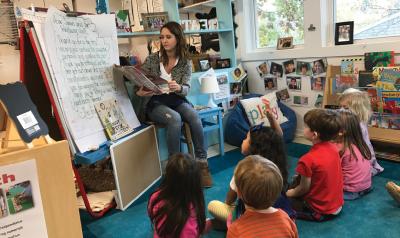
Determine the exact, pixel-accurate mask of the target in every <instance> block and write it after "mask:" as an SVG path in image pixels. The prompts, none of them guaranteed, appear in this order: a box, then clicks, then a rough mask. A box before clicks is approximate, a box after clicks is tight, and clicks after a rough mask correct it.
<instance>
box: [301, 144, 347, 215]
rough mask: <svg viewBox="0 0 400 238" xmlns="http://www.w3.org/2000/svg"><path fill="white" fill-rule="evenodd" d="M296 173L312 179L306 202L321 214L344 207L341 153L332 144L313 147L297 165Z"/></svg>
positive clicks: (305, 196)
mask: <svg viewBox="0 0 400 238" xmlns="http://www.w3.org/2000/svg"><path fill="white" fill-rule="evenodd" d="M296 172H297V173H298V174H300V175H302V176H305V177H309V178H310V177H311V186H310V190H309V191H308V193H307V194H306V195H304V200H305V201H306V202H307V203H308V204H309V205H310V206H311V207H312V208H313V209H314V210H315V211H317V212H319V213H321V214H332V213H335V212H336V211H337V210H338V209H339V208H340V207H341V206H343V203H344V201H343V176H342V167H341V164H340V156H339V151H338V149H337V147H336V145H335V144H333V143H331V142H321V143H318V144H315V145H314V146H313V147H311V149H310V151H309V152H308V153H307V154H305V155H304V156H302V157H301V158H300V160H299V162H298V163H297V168H296Z"/></svg>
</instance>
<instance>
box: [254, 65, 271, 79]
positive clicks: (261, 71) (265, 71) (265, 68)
mask: <svg viewBox="0 0 400 238" xmlns="http://www.w3.org/2000/svg"><path fill="white" fill-rule="evenodd" d="M257 71H258V73H259V74H260V77H261V78H262V77H265V76H267V75H268V73H269V72H268V71H269V70H268V64H267V62H263V63H261V64H259V65H258V66H257Z"/></svg>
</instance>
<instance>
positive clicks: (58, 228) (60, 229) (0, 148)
mask: <svg viewBox="0 0 400 238" xmlns="http://www.w3.org/2000/svg"><path fill="white" fill-rule="evenodd" d="M12 124H13V121H12V120H11V118H10V117H9V115H8V112H7V109H6V107H5V106H4V105H3V103H2V102H1V101H0V166H7V165H12V164H15V163H19V162H22V161H26V160H32V159H33V160H35V163H36V165H37V174H38V182H39V184H40V194H41V200H42V205H43V213H44V218H45V223H46V229H47V234H48V236H49V237H60V238H67V237H82V228H81V224H80V218H79V212H78V208H77V200H76V196H75V189H74V181H73V178H72V174H71V170H70V169H68V168H70V167H69V166H71V164H70V151H69V147H68V143H67V142H66V141H60V142H55V141H54V140H52V139H51V138H50V136H49V135H46V136H42V137H43V140H42V141H43V143H42V144H41V145H39V146H34V145H33V143H24V144H25V148H22V149H21V147H15V148H14V147H13V148H12V149H9V147H8V142H9V138H10V134H11V130H12V128H15V126H13V125H12ZM42 137H40V138H39V139H42ZM19 140H20V141H22V142H23V140H22V139H21V138H19V139H18V141H19ZM49 178H50V179H49ZM60 184H62V186H60ZM26 222H29V221H26Z"/></svg>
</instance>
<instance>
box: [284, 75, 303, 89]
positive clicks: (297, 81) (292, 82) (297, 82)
mask: <svg viewBox="0 0 400 238" xmlns="http://www.w3.org/2000/svg"><path fill="white" fill-rule="evenodd" d="M286 81H287V85H288V88H289V89H290V90H301V78H300V77H293V76H290V77H289V76H288V77H286Z"/></svg>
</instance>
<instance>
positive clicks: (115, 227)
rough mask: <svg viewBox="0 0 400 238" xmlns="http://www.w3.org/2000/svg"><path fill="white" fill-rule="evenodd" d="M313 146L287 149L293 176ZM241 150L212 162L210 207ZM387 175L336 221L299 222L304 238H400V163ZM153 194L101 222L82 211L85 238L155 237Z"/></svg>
mask: <svg viewBox="0 0 400 238" xmlns="http://www.w3.org/2000/svg"><path fill="white" fill-rule="evenodd" d="M308 149H309V146H306V145H302V144H296V143H291V144H288V145H287V151H288V154H289V168H290V169H289V171H290V173H291V175H292V174H293V173H294V169H295V166H296V163H297V160H298V158H299V157H300V156H301V155H303V154H304V153H306V152H307V151H308ZM242 157H243V156H242V155H241V154H240V151H239V150H234V151H230V152H228V153H226V154H225V156H223V157H220V156H217V157H213V158H211V159H210V160H209V163H210V169H211V172H212V175H213V179H214V186H213V187H212V188H210V189H207V190H205V199H206V203H208V202H209V201H211V200H215V199H218V200H221V201H223V200H224V199H225V195H226V192H227V190H228V184H229V181H230V178H231V176H232V173H233V169H234V167H235V165H236V164H237V162H238V161H239V160H240V159H242ZM379 163H380V164H381V165H382V166H383V167H384V168H385V171H384V172H383V173H381V174H379V175H377V176H375V177H373V187H374V190H373V191H372V192H371V193H370V194H368V195H366V196H365V197H363V198H361V199H359V200H355V201H351V202H346V203H345V205H344V207H343V210H342V213H341V215H340V216H339V217H337V218H336V219H334V220H331V221H327V222H323V223H316V222H309V221H301V220H297V221H296V225H297V229H298V231H299V236H300V237H340V238H343V237H352V238H353V237H379V238H384V237H388V238H392V237H393V238H398V237H400V207H399V206H398V205H397V204H396V203H395V201H394V200H393V199H392V198H391V197H390V196H389V195H388V194H387V192H386V190H385V184H386V182H387V181H389V180H393V181H395V182H397V183H400V163H395V162H389V161H379ZM149 194H150V191H149V192H148V193H146V194H144V195H143V196H142V197H141V198H140V199H139V200H138V201H136V202H135V203H134V204H133V205H131V206H130V207H129V208H128V209H127V210H125V211H123V212H122V211H119V210H115V209H114V210H112V211H110V212H109V213H107V214H106V215H105V216H104V217H102V218H100V219H93V218H91V217H90V215H88V213H87V212H86V211H81V212H80V215H81V221H82V229H83V233H84V237H85V238H114V237H115V238H117V237H118V238H120V237H141V238H142V237H149V238H150V237H153V232H152V228H151V224H150V221H149V219H148V217H147V213H146V206H147V199H148V197H149ZM207 216H208V217H210V215H209V214H207ZM204 237H215V238H217V237H225V233H224V232H218V231H211V232H210V233H208V234H207V235H205V236H204Z"/></svg>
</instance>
